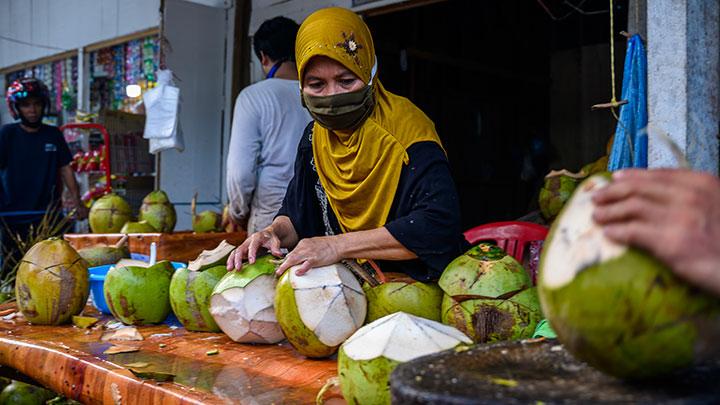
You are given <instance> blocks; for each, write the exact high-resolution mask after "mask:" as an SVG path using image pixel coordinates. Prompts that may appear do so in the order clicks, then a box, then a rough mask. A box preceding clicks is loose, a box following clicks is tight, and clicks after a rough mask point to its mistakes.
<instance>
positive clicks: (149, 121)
mask: <svg viewBox="0 0 720 405" xmlns="http://www.w3.org/2000/svg"><path fill="white" fill-rule="evenodd" d="M173 84H174V83H173V81H172V71H170V70H160V71H158V84H157V86H156V87H155V88H153V89H150V90H148V91H147V92H145V94H143V102H144V103H145V114H146V115H147V116H146V118H145V133H144V135H143V137H144V138H146V139H149V140H150V153H158V152H161V151H164V150H168V149H177V150H178V151H180V152H182V151H183V150H184V149H185V142H184V141H183V137H182V131H181V130H180V125H179V122H178V121H179V119H178V117H179V112H180V89H179V88H177V87H175V86H174V85H173Z"/></svg>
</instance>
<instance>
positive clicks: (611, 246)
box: [538, 175, 720, 379]
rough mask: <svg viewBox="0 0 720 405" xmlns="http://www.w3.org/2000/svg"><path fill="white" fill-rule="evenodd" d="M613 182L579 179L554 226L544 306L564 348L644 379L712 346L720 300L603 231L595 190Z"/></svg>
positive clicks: (542, 286) (544, 273) (719, 324)
mask: <svg viewBox="0 0 720 405" xmlns="http://www.w3.org/2000/svg"><path fill="white" fill-rule="evenodd" d="M610 181H611V180H610V177H609V176H607V175H596V176H593V177H591V178H589V179H588V180H586V181H585V182H583V183H582V184H581V185H580V187H579V188H578V190H577V191H576V193H575V195H574V196H573V198H572V199H571V200H570V202H569V203H568V204H567V206H566V207H565V209H564V210H563V212H562V213H561V214H560V216H559V217H558V219H557V221H556V222H555V224H554V225H553V226H552V228H551V230H550V233H549V235H548V238H547V239H546V241H545V244H544V248H543V253H542V257H541V261H540V275H539V279H538V287H539V294H540V300H541V302H542V306H543V310H544V313H545V315H546V316H547V318H548V320H549V321H550V324H551V325H552V327H553V329H554V330H555V331H556V332H557V335H558V338H559V340H560V341H561V342H562V343H563V345H564V346H565V347H566V348H567V350H568V351H570V352H571V353H572V354H573V355H575V356H576V357H577V358H579V359H581V360H583V361H585V362H587V363H588V364H590V365H592V366H594V367H596V368H598V369H600V370H601V371H604V372H606V373H608V374H611V375H614V376H617V377H621V378H626V379H643V378H649V377H654V376H657V375H662V374H666V373H669V372H672V371H675V370H677V369H680V368H683V367H687V366H689V365H691V364H692V363H693V362H694V361H695V360H698V359H702V358H703V357H704V351H703V350H704V349H713V348H716V347H717V341H718V339H719V338H720V335H718V329H720V300H718V299H717V298H714V297H711V296H710V295H708V294H706V293H704V292H701V291H700V290H698V289H695V288H693V287H691V286H690V285H688V284H687V283H685V282H684V281H682V280H680V279H679V278H678V277H676V276H675V275H674V274H673V273H672V271H671V270H670V269H669V268H668V267H666V266H665V265H664V264H663V263H661V262H660V261H659V260H657V259H656V258H655V257H653V256H651V255H650V254H648V253H646V252H644V251H641V250H638V249H635V248H632V247H628V246H624V245H620V244H617V243H614V242H612V241H610V240H609V239H607V238H606V237H605V236H604V234H603V230H602V228H601V227H600V226H599V225H597V224H596V223H595V222H594V221H593V220H592V213H593V210H594V205H593V202H592V196H593V195H594V193H595V192H596V191H597V190H599V189H601V188H603V187H605V186H607V185H608V184H609V183H610ZM715 350H717V349H715Z"/></svg>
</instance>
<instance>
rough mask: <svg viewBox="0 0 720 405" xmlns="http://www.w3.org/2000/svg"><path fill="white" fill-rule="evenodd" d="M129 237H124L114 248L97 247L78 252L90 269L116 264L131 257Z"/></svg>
mask: <svg viewBox="0 0 720 405" xmlns="http://www.w3.org/2000/svg"><path fill="white" fill-rule="evenodd" d="M127 240H128V237H127V235H123V237H122V238H121V239H120V240H119V241H118V242H117V243H116V244H115V245H113V246H108V245H100V244H99V245H95V246H92V247H87V248H83V249H79V250H78V251H77V252H78V254H79V255H80V257H82V258H83V259H85V261H86V262H87V263H88V265H89V266H90V267H96V266H102V265H105V264H115V263H117V262H118V261H120V260H122V259H126V258H129V257H130V252H129V251H128V248H127Z"/></svg>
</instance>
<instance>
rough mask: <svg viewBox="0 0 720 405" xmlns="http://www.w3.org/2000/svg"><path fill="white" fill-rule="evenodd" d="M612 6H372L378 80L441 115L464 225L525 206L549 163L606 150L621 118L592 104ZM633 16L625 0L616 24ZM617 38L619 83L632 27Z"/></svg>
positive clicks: (604, 90) (603, 90)
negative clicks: (377, 10) (380, 8)
mask: <svg viewBox="0 0 720 405" xmlns="http://www.w3.org/2000/svg"><path fill="white" fill-rule="evenodd" d="M568 4H570V5H572V6H573V7H571V6H569V5H568ZM543 6H544V7H543ZM574 7H576V8H577V9H576V8H574ZM607 8H608V2H607V1H606V0H586V1H583V0H573V1H570V0H568V1H564V0H543V1H542V2H541V1H537V2H536V1H528V0H505V1H477V0H448V1H444V2H439V3H432V4H429V5H422V6H418V7H414V8H407V9H403V10H399V11H392V12H387V13H383V14H379V15H372V14H370V15H368V16H367V17H366V21H367V23H368V25H369V26H370V29H371V31H372V33H373V37H374V40H375V47H376V52H377V56H378V59H379V78H380V80H381V81H382V82H383V83H384V85H385V86H386V88H388V89H389V90H390V91H392V92H395V93H397V94H400V95H403V96H405V97H408V98H409V99H410V100H412V101H413V102H414V103H415V104H416V105H418V106H419V107H420V108H421V109H422V110H423V111H424V112H425V113H426V114H427V115H428V116H429V117H430V118H431V119H432V120H433V121H434V122H435V125H436V127H437V130H438V133H439V134H440V137H441V138H442V141H443V144H444V146H445V149H446V151H447V153H448V157H449V159H450V163H451V166H452V171H453V176H454V179H455V182H456V184H457V187H458V191H459V194H460V200H461V209H462V215H463V225H464V227H465V228H470V227H472V226H475V225H479V224H482V223H487V222H493V221H501V220H512V219H516V218H518V217H521V216H523V215H525V214H527V213H528V212H530V211H532V210H533V209H535V208H536V205H537V204H536V202H535V201H536V195H537V192H538V190H539V188H540V186H541V184H542V178H543V177H544V175H545V174H546V173H547V171H548V170H549V169H550V168H568V169H571V170H577V169H579V167H580V166H582V164H583V163H587V162H589V161H592V160H594V159H597V158H598V157H600V156H602V155H603V154H604V150H605V144H606V142H607V141H608V139H609V138H610V135H611V134H612V133H613V131H614V126H615V122H614V120H613V118H612V116H611V115H610V114H609V112H593V113H591V112H590V105H591V104H594V103H600V102H607V101H608V100H609V99H610V66H609V63H610V57H609V46H608V42H609V38H608V36H609V14H608V12H607V11H608V9H607ZM626 26H627V1H617V2H616V10H615V31H616V32H619V31H620V30H624V29H626ZM615 39H616V59H617V60H618V61H617V62H616V66H618V67H619V68H618V69H616V75H617V80H618V82H617V83H618V84H617V88H618V89H620V87H621V86H620V83H621V80H622V61H623V58H624V47H625V38H624V37H622V36H620V35H617V36H616V38H615ZM618 91H619V90H618ZM618 97H619V95H618Z"/></svg>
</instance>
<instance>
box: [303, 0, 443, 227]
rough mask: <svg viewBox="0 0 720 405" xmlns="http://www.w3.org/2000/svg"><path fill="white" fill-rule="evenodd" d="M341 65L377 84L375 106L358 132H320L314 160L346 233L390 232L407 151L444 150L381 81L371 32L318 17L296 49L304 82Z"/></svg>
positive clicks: (348, 20)
mask: <svg viewBox="0 0 720 405" xmlns="http://www.w3.org/2000/svg"><path fill="white" fill-rule="evenodd" d="M320 55H322V56H326V57H329V58H331V59H333V60H336V61H337V62H339V63H341V64H342V65H343V66H345V67H346V68H347V69H349V70H350V71H352V72H353V73H355V74H356V75H357V76H358V77H359V78H360V79H362V80H363V81H364V82H365V83H370V82H371V80H372V86H373V93H374V97H375V107H374V109H373V112H372V113H371V114H370V116H369V117H368V118H367V119H366V120H365V122H363V123H362V124H361V125H360V126H359V127H358V128H356V129H355V130H353V131H352V132H350V131H331V130H328V129H327V128H324V127H323V126H321V125H320V124H318V123H317V122H315V124H314V126H313V139H312V146H313V157H314V160H315V167H316V169H317V172H318V176H319V177H320V182H321V184H322V186H323V188H324V189H325V193H326V194H327V196H328V202H329V203H330V206H331V207H332V209H333V211H334V212H335V215H336V216H337V219H338V222H339V223H340V226H341V227H342V229H343V231H344V232H352V231H362V230H369V229H375V228H379V227H381V226H383V225H385V223H386V221H387V217H388V214H389V212H390V208H391V206H392V203H393V200H394V198H395V192H396V191H397V186H398V181H399V179H400V171H401V169H402V166H403V164H405V165H406V164H408V163H409V158H408V155H407V152H406V151H407V148H409V147H410V146H411V145H412V144H414V143H416V142H423V141H431V142H436V143H437V144H438V145H440V146H441V147H442V144H441V143H440V138H439V137H438V135H437V133H436V132H435V125H434V124H433V122H432V121H430V119H429V118H428V117H427V116H426V115H425V114H424V113H423V112H422V111H420V109H419V108H417V107H416V106H415V105H414V104H413V103H412V102H410V101H409V100H408V99H406V98H404V97H400V96H397V95H395V94H392V93H390V92H389V91H387V90H385V88H384V87H383V86H382V84H380V81H379V80H377V78H374V77H373V75H374V73H375V72H374V70H375V69H374V66H375V63H376V61H375V47H374V45H373V40H372V36H371V35H370V30H369V29H368V27H367V25H365V23H364V22H363V21H362V20H361V19H360V17H359V16H358V15H357V14H355V13H353V12H352V11H350V10H347V9H344V8H338V7H332V8H326V9H322V10H318V11H316V12H315V13H313V14H311V15H310V16H309V17H308V18H307V19H305V21H304V22H303V23H302V25H301V26H300V30H299V31H298V34H297V40H296V42H295V57H296V60H297V68H298V77H300V78H301V80H302V78H303V73H304V70H305V67H306V66H307V63H308V61H309V60H310V59H311V58H312V57H314V56H320Z"/></svg>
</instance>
